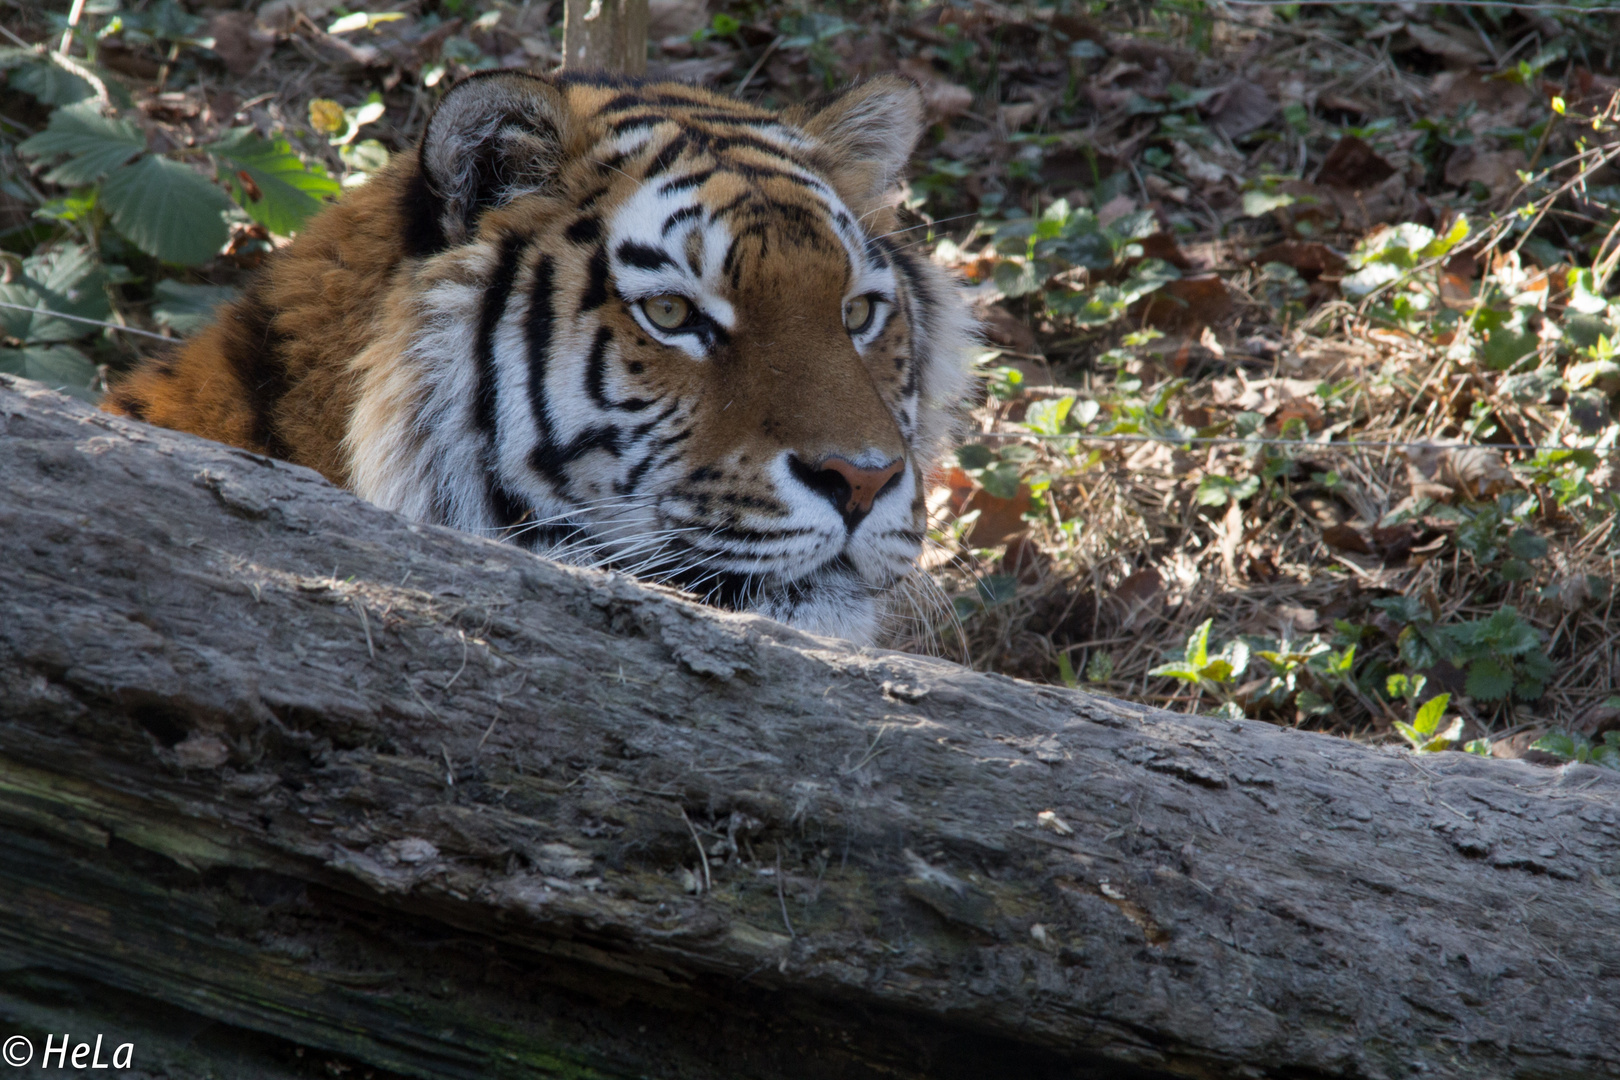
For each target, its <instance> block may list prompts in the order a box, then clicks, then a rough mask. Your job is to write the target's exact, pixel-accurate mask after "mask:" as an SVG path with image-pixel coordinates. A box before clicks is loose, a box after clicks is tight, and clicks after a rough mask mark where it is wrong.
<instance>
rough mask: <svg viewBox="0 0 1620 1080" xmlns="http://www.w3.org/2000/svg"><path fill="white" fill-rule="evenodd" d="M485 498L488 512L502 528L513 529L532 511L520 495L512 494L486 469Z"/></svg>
mask: <svg viewBox="0 0 1620 1080" xmlns="http://www.w3.org/2000/svg"><path fill="white" fill-rule="evenodd" d="M484 478H485V498H486V501H487V502H488V504H489V513H490V516H491V517H492V518H494V519H495V524H496V526H497V527H498V528H502V529H515V528H517V526H518V525H520V524H522V522H523V519H524V518H525V517H527V516H528V515H529V514H530V513H532V512H533V509H532V508H531V507H530V506H529V504H528V503H527V502H525V501H524V500H523V499H522V498H521V497H520V496H517V495H514V494H512V492H511V491H509V490H508V489H507V487H506V485H504V484H502V483H501V482H500V481H499V480H497V479H496V478H495V473H494V472H493V471H486V472H485V473H484Z"/></svg>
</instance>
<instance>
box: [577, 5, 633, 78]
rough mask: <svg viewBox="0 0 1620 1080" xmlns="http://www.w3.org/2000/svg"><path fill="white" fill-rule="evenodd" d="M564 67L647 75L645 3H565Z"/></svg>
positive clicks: (578, 69) (617, 73) (619, 73)
mask: <svg viewBox="0 0 1620 1080" xmlns="http://www.w3.org/2000/svg"><path fill="white" fill-rule="evenodd" d="M563 67H564V68H565V69H566V70H568V71H608V72H612V73H614V74H616V75H645V74H646V73H647V0H565V3H564V7H563Z"/></svg>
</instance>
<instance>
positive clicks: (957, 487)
mask: <svg viewBox="0 0 1620 1080" xmlns="http://www.w3.org/2000/svg"><path fill="white" fill-rule="evenodd" d="M945 483H946V484H948V485H949V486H950V489H951V496H950V502H949V505H950V508H951V512H952V513H953V514H954V515H955V516H956V517H959V518H960V517H965V516H966V515H968V514H970V513H972V512H973V511H975V510H977V511H978V512H979V517H978V520H976V521H975V522H974V523H973V527H972V529H970V530H969V531H968V534H967V536H966V537H964V539H965V540H966V542H967V545H968V546H969V547H977V548H987V547H995V546H996V545H997V544H1000V543H1004V542H1005V541H1006V540H1007V538H1008V537H1010V536H1014V535H1016V534H1018V533H1022V532H1025V531H1026V530H1027V529H1028V528H1029V525H1028V523H1026V522H1025V521H1024V514H1025V512H1026V511H1028V510H1029V506H1030V501H1031V496H1030V490H1029V485H1028V484H1019V485H1018V491H1017V493H1016V494H1014V495H1013V497H1012V498H1010V499H998V498H997V497H996V496H994V495H992V494H990V493H989V492H988V491H985V490H984V489H983V488H981V487H979V486H978V485H977V484H975V483H974V482H973V478H972V477H970V476H969V475H968V474H967V473H965V472H963V471H962V470H961V469H959V468H956V467H954V466H953V467H952V468H951V471H950V473H949V474H948V475H947V476H946V478H945Z"/></svg>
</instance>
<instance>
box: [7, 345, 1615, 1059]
mask: <svg viewBox="0 0 1620 1080" xmlns="http://www.w3.org/2000/svg"><path fill="white" fill-rule="evenodd" d="M1617 824H1620V775H1616V774H1615V773H1613V772H1610V771H1607V770H1603V769H1599V768H1596V767H1593V766H1586V765H1571V766H1567V767H1565V768H1562V769H1545V768H1539V767H1536V766H1532V765H1529V764H1526V763H1524V762H1518V761H1499V760H1490V759H1481V758H1478V757H1474V756H1470V755H1464V754H1460V753H1447V754H1436V755H1429V756H1426V757H1423V758H1418V757H1414V756H1412V755H1409V754H1405V753H1399V752H1395V751H1392V750H1387V749H1369V748H1367V747H1364V746H1361V745H1358V744H1356V743H1353V742H1349V741H1346V740H1341V739H1334V738H1329V737H1326V736H1318V735H1312V734H1305V733H1300V732H1295V731H1289V730H1283V729H1278V728H1275V727H1271V726H1269V725H1265V724H1261V723H1255V722H1248V721H1229V720H1217V719H1212V718H1207V717H1195V716H1184V715H1173V714H1170V713H1166V712H1162V711H1158V710H1153V709H1148V708H1144V707H1141V706H1137V705H1131V704H1125V703H1122V702H1118V701H1113V700H1110V699H1106V698H1101V697H1096V696H1092V695H1088V694H1083V693H1079V692H1072V691H1066V690H1061V689H1054V688H1051V687H1041V686H1035V685H1031V684H1026V683H1022V682H1018V681H1015V680H1011V679H1007V678H1003V677H999V676H994V675H985V674H978V673H974V672H971V671H968V670H965V669H963V668H960V667H957V666H955V665H952V664H950V663H946V662H943V661H939V660H932V659H927V658H921V657H916V656H908V655H902V654H896V653H886V652H881V651H876V650H861V649H853V648H850V647H848V646H845V645H842V644H840V643H837V642H833V641H828V640H823V639H818V638H813V637H810V636H807V635H804V634H801V633H798V632H796V631H793V630H790V629H788V628H785V627H783V626H780V625H777V624H775V623H771V622H768V621H765V620H762V619H758V618H754V617H749V616H739V615H730V614H725V613H721V612H716V611H714V610H711V609H706V608H702V607H699V606H697V605H694V604H691V603H688V602H686V601H685V600H682V599H680V598H679V597H677V596H675V595H674V594H671V593H669V592H667V591H663V590H659V589H655V588H648V587H644V586H642V585H639V584H637V583H635V582H632V581H629V580H626V579H624V578H622V577H615V576H613V575H611V574H603V573H599V572H593V571H586V570H579V569H573V568H567V567H560V566H557V565H554V564H551V563H548V562H546V561H544V560H541V559H538V558H535V557H533V556H531V555H529V554H527V553H525V552H523V551H520V550H518V549H516V548H513V547H508V546H502V545H499V544H495V543H492V542H489V541H486V540H483V539H479V538H476V537H472V536H468V535H464V534H460V533H456V532H452V531H450V530H446V529H442V528H437V527H432V526H422V525H416V524H412V523H410V522H408V521H406V520H404V519H402V518H400V517H397V516H395V515H393V514H389V513H386V512H383V511H381V510H378V509H376V508H374V507H371V506H369V505H367V504H365V503H363V502H361V501H360V500H358V499H356V498H354V497H353V496H351V495H349V494H347V493H345V492H343V491H340V490H338V489H336V488H333V487H331V486H329V485H328V484H326V483H325V482H324V481H323V480H321V479H320V478H319V477H317V476H316V475H315V474H314V473H312V472H309V471H306V470H303V469H300V468H297V467H293V466H289V465H286V464H283V463H280V462H274V461H270V460H268V459H265V458H261V457H258V456H256V455H253V454H249V453H246V452H243V451H238V450H234V449H231V448H228V447H224V446H220V445H216V444H212V443H208V442H205V441H202V440H199V439H196V438H192V437H190V436H186V435H180V434H176V433H173V432H167V431H162V430H158V429H154V428H149V427H146V426H143V425H140V424H137V423H134V422H131V421H126V420H123V419H119V418H115V417H110V416H107V415H104V414H100V413H96V412H93V411H92V410H90V409H88V408H86V407H84V406H83V405H80V404H78V403H75V402H72V401H70V400H68V399H66V398H63V397H61V396H59V395H56V394H53V393H50V392H49V391H45V390H43V389H41V388H39V387H38V386H37V385H36V384H30V383H27V382H25V381H22V380H18V379H12V378H10V377H6V376H0V1024H3V1025H9V1028H7V1029H0V1036H4V1035H7V1034H9V1033H10V1032H19V1033H22V1034H24V1035H25V1036H27V1037H29V1038H30V1039H31V1040H32V1042H33V1043H34V1044H35V1045H36V1048H37V1045H38V1044H39V1043H40V1040H41V1039H43V1038H46V1037H51V1038H54V1037H55V1036H57V1035H64V1033H66V1034H70V1035H71V1037H72V1039H73V1041H74V1042H75V1043H77V1042H78V1041H80V1040H81V1039H82V1038H83V1037H84V1036H86V1035H94V1034H98V1033H99V1034H102V1035H103V1036H104V1037H105V1039H106V1042H107V1045H108V1048H109V1051H110V1048H111V1047H112V1046H114V1045H117V1044H122V1043H125V1042H131V1043H133V1044H134V1054H135V1060H134V1066H135V1068H136V1069H138V1070H141V1072H140V1073H139V1074H140V1075H165V1076H170V1077H186V1078H189V1077H201V1076H206V1075H254V1076H289V1077H290V1076H313V1075H321V1076H333V1075H343V1076H347V1075H350V1071H352V1075H353V1076H355V1077H360V1076H375V1077H384V1076H410V1077H436V1078H445V1077H468V1078H471V1077H488V1076H520V1075H521V1076H537V1075H539V1076H552V1075H556V1076H570V1077H585V1076H591V1077H596V1076H602V1077H607V1076H653V1077H694V1078H700V1077H721V1076H724V1077H745V1076H746V1077H766V1078H775V1077H877V1076H885V1077H901V1078H911V1077H917V1078H921V1077H955V1076H961V1077H969V1076H972V1077H986V1076H1020V1077H1043V1076H1050V1077H1059V1076H1063V1077H1076V1076H1088V1077H1090V1076H1118V1077H1149V1076H1165V1075H1174V1076H1192V1077H1292V1078H1316V1077H1388V1078H1396V1077H1407V1076H1425V1077H1442V1076H1443V1077H1470V1078H1479V1077H1516V1078H1530V1077H1536V1078H1565V1077H1567V1078H1571V1080H1574V1078H1577V1077H1580V1078H1590V1077H1614V1076H1620V919H1617V918H1616V914H1617V912H1620V829H1617V828H1616V826H1617ZM53 1033H54V1034H53ZM59 1041H61V1040H59Z"/></svg>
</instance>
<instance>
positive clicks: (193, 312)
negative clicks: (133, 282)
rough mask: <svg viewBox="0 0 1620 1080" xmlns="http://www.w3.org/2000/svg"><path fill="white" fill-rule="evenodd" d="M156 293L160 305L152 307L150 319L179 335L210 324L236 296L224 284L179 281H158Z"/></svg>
mask: <svg viewBox="0 0 1620 1080" xmlns="http://www.w3.org/2000/svg"><path fill="white" fill-rule="evenodd" d="M156 292H157V294H158V296H159V297H160V298H161V302H160V303H159V304H157V306H155V307H153V308H152V318H154V319H156V320H157V321H158V322H159V323H160V324H162V325H164V326H167V327H169V328H170V329H171V330H173V331H175V333H177V334H180V335H182V336H184V335H186V334H193V333H196V332H197V331H198V330H201V329H202V328H203V327H204V326H207V325H208V324H209V323H210V322H213V320H214V311H215V309H216V308H218V307H219V306H220V305H222V304H227V303H229V302H230V301H231V300H233V299H235V298H236V295H237V292H236V290H235V289H232V288H228V287H227V286H224V285H186V284H184V283H182V282H178V281H160V282H158V283H157V289H156Z"/></svg>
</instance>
